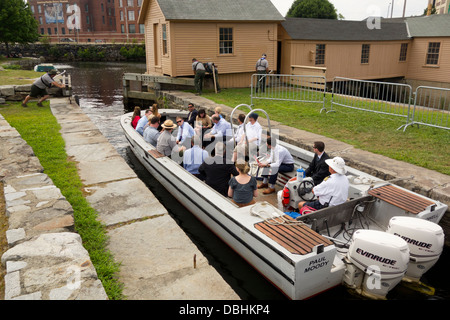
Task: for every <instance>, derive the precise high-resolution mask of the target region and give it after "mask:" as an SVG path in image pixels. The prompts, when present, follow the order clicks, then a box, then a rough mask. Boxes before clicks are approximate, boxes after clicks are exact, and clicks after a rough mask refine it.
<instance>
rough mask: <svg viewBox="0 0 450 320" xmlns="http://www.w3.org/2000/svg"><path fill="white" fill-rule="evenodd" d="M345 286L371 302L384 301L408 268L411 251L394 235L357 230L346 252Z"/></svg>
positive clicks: (404, 242)
mask: <svg viewBox="0 0 450 320" xmlns="http://www.w3.org/2000/svg"><path fill="white" fill-rule="evenodd" d="M346 260H347V263H348V264H347V268H346V271H345V274H344V277H343V283H344V285H346V286H347V287H349V288H352V289H355V291H356V292H358V293H359V294H361V295H363V296H366V297H369V298H372V299H385V298H386V295H387V293H388V292H389V291H390V290H391V289H392V288H394V287H395V286H396V285H397V284H398V283H399V282H400V281H401V280H402V278H403V276H404V275H405V273H406V270H407V268H408V261H409V247H408V244H407V243H406V241H405V240H403V239H401V238H400V237H398V236H394V235H393V234H390V233H386V232H382V231H375V230H357V231H355V233H354V234H353V237H352V240H351V243H350V247H349V250H348V252H347V258H346Z"/></svg>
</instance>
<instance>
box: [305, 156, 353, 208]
mask: <svg viewBox="0 0 450 320" xmlns="http://www.w3.org/2000/svg"><path fill="white" fill-rule="evenodd" d="M325 162H326V164H328V167H329V169H328V170H329V171H330V176H329V177H327V178H325V179H324V180H323V182H322V183H320V184H319V185H317V186H315V187H314V188H313V190H312V192H313V193H314V194H315V195H316V196H317V200H315V201H311V202H304V201H302V202H300V203H299V204H298V208H299V209H301V208H302V207H303V206H304V205H306V206H309V207H311V208H314V209H317V210H319V209H322V208H326V207H329V206H330V207H331V206H336V205H338V204H341V203H344V202H345V201H347V198H348V187H349V184H348V179H347V177H346V176H345V173H346V172H347V170H346V169H345V161H344V159H342V158H341V157H334V158H333V159H327V160H325Z"/></svg>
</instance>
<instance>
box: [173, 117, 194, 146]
mask: <svg viewBox="0 0 450 320" xmlns="http://www.w3.org/2000/svg"><path fill="white" fill-rule="evenodd" d="M177 125H178V126H179V128H178V132H177V140H176V143H177V144H178V145H180V146H184V147H185V148H186V149H188V148H190V147H191V142H190V140H191V137H193V136H194V134H195V132H194V129H193V128H192V127H191V126H190V125H189V123H187V122H185V121H184V118H182V117H177Z"/></svg>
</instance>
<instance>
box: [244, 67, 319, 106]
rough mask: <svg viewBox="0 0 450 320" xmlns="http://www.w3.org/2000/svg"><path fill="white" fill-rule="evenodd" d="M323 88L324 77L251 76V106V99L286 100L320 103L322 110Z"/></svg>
mask: <svg viewBox="0 0 450 320" xmlns="http://www.w3.org/2000/svg"><path fill="white" fill-rule="evenodd" d="M325 88H326V78H325V77H324V76H305V75H287V74H270V73H269V74H253V75H252V82H251V104H252V105H253V99H267V100H286V101H296V102H311V103H321V104H322V109H324V108H325ZM321 111H322V110H321Z"/></svg>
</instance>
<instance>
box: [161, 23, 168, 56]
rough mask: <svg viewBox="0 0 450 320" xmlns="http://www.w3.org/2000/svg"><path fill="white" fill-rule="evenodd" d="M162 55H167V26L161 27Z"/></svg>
mask: <svg viewBox="0 0 450 320" xmlns="http://www.w3.org/2000/svg"><path fill="white" fill-rule="evenodd" d="M162 43H163V55H166V54H167V24H163V25H162Z"/></svg>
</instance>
